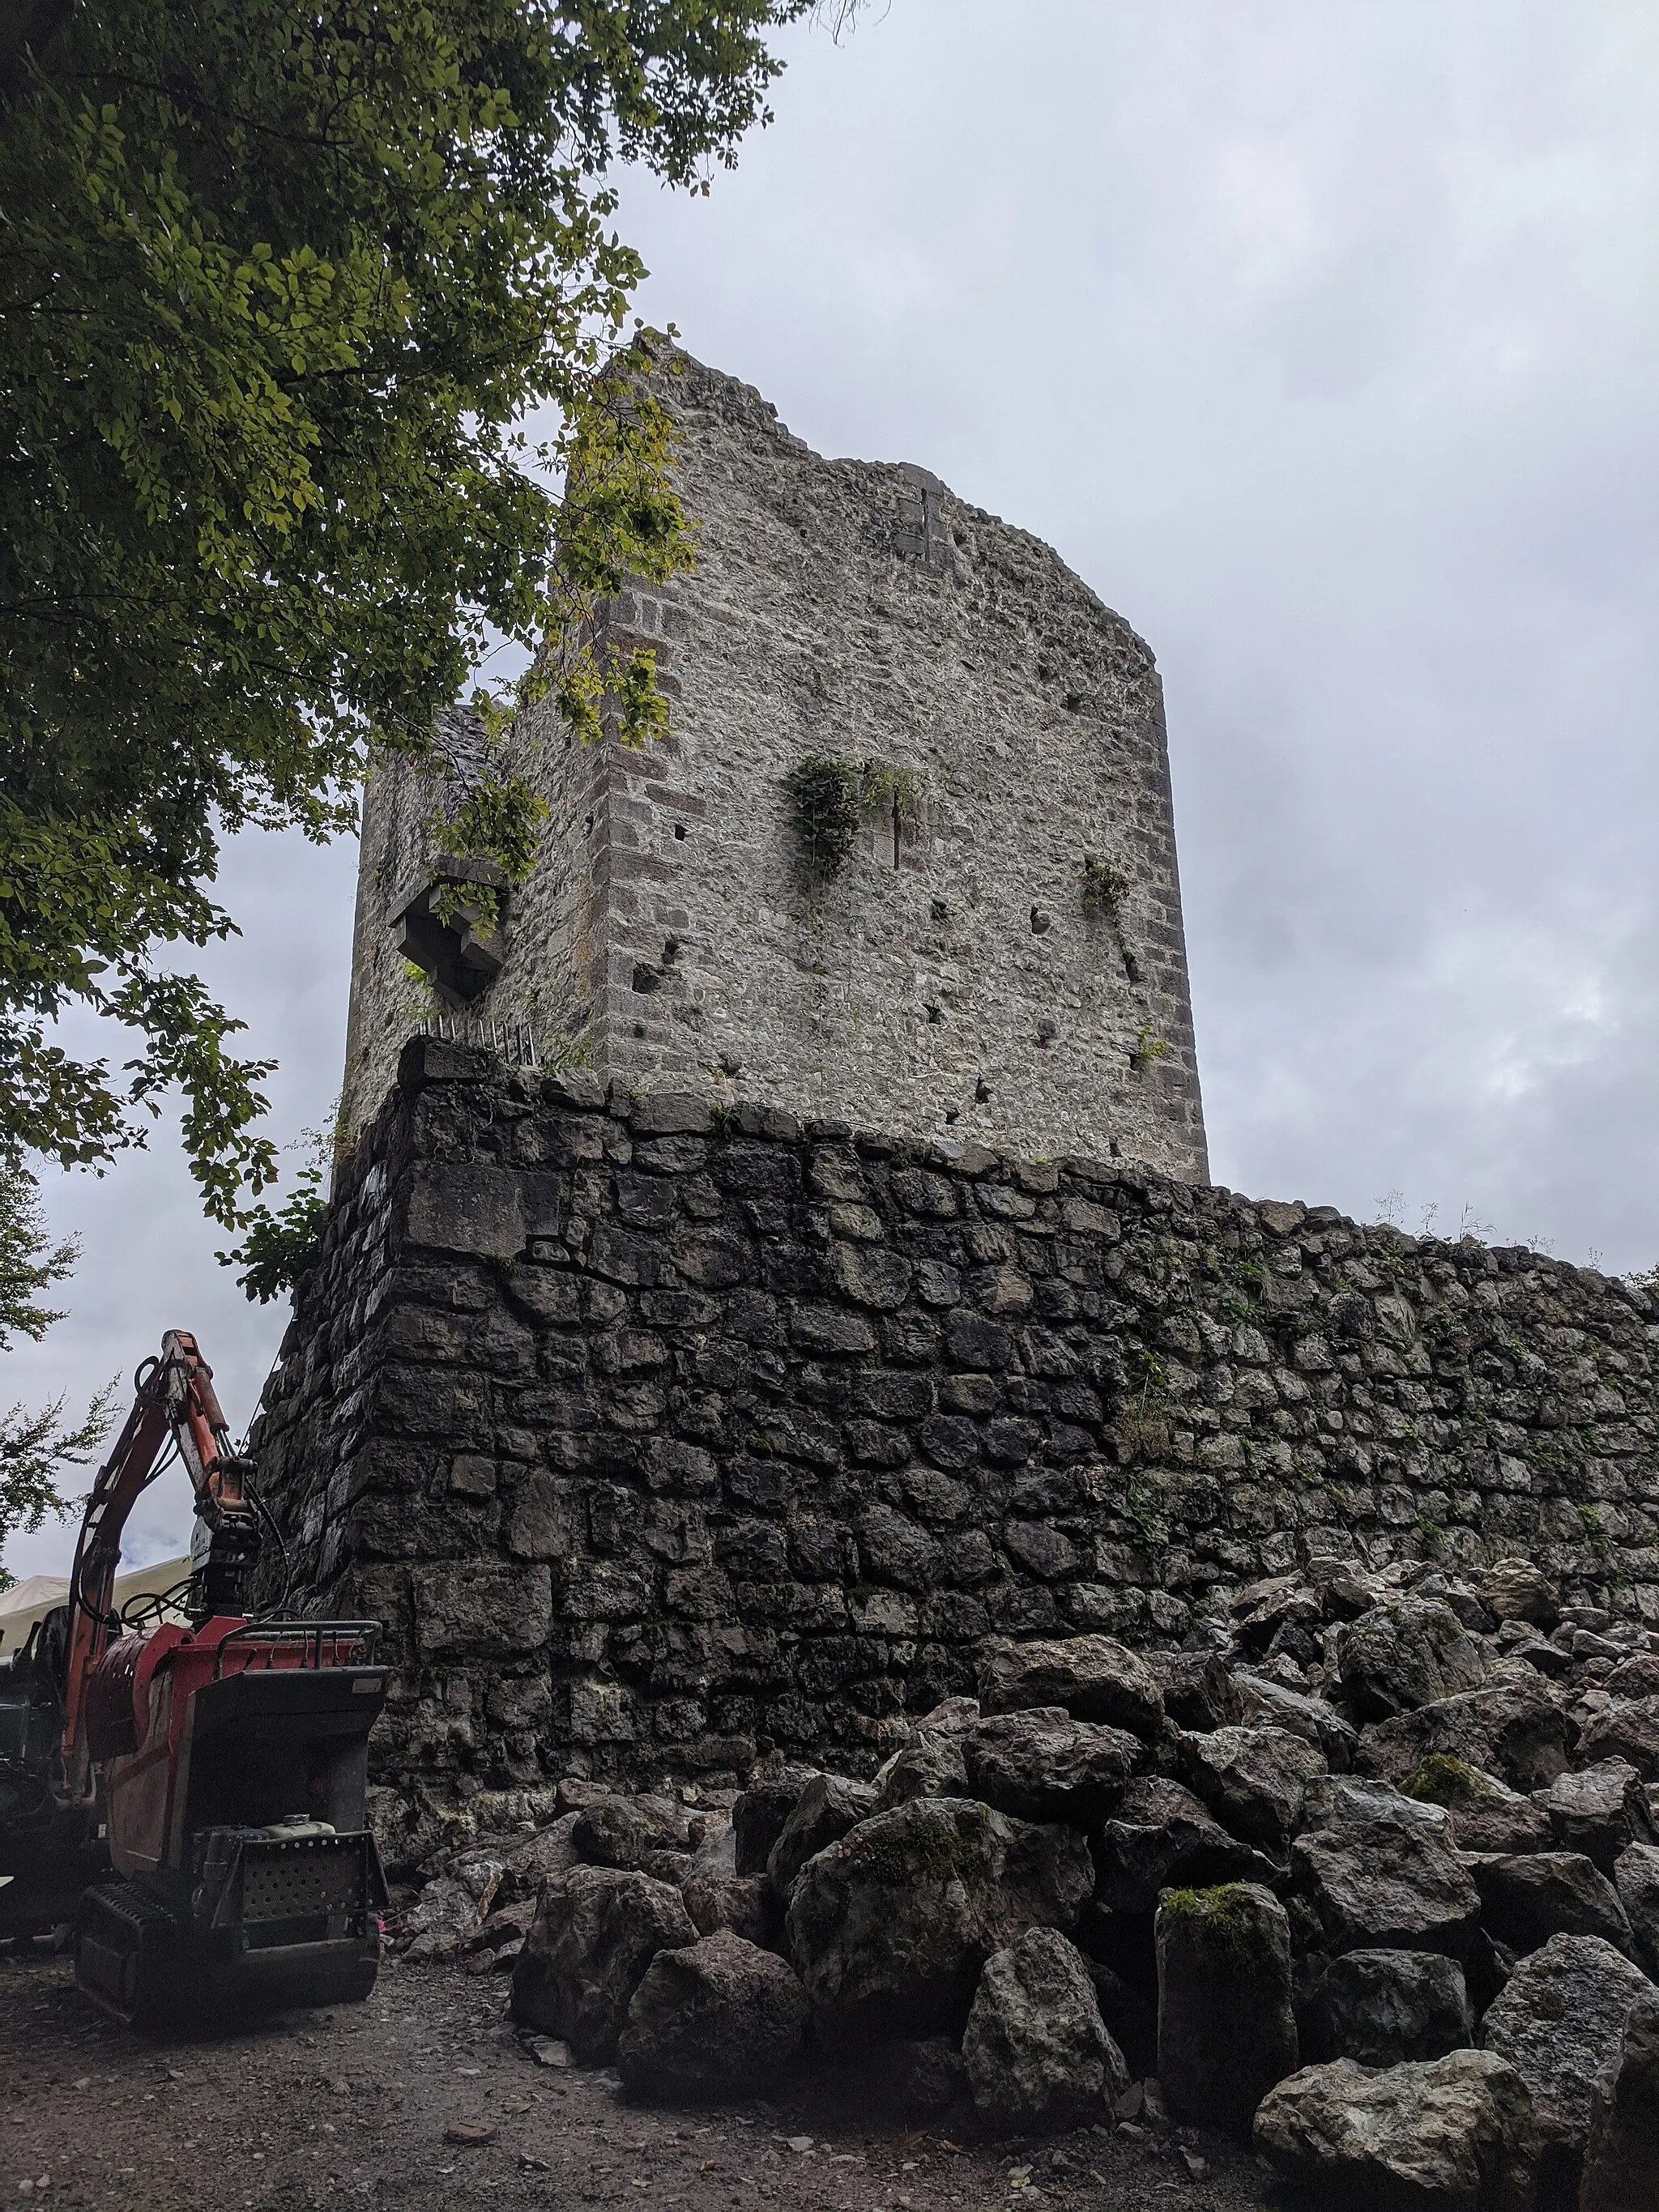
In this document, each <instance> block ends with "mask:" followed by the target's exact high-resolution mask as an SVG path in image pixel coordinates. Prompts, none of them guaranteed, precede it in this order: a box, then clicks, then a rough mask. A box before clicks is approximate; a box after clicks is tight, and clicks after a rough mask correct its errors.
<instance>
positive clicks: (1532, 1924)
mask: <svg viewBox="0 0 1659 2212" xmlns="http://www.w3.org/2000/svg"><path fill="white" fill-rule="evenodd" d="M1473 1871H1474V1880H1475V1882H1476V1884H1477V1886H1478V1887H1479V1889H1480V1900H1481V1905H1482V1906H1483V1908H1484V1919H1485V1923H1486V1929H1487V1932H1488V1933H1489V1934H1491V1935H1492V1936H1496V1937H1497V1938H1498V1942H1500V1943H1507V1944H1509V1945H1510V1947H1511V1948H1513V1949H1515V1950H1516V1951H1522V1952H1525V1951H1535V1950H1536V1949H1537V1948H1538V1947H1539V1945H1540V1944H1541V1943H1545V1942H1548V1940H1549V1938H1550V1937H1551V1936H1601V1937H1602V1938H1603V1939H1604V1940H1605V1941H1606V1942H1609V1943H1611V1944H1612V1945H1613V1948H1615V1949H1616V1950H1620V1951H1623V1952H1625V1953H1626V1954H1627V1955H1633V1954H1634V1952H1635V1948H1636V1946H1635V1942H1634V1939H1633V1937H1632V1933H1631V1925H1630V1922H1629V1920H1628V1919H1627V1918H1626V1914H1625V1908H1624V1906H1623V1905H1621V1904H1620V1901H1619V1893H1618V1891H1617V1890H1616V1889H1615V1888H1614V1887H1613V1884H1612V1883H1611V1882H1610V1881H1608V1880H1607V1876H1606V1875H1604V1874H1601V1873H1600V1872H1598V1870H1597V1869H1595V1867H1594V1866H1592V1865H1591V1863H1590V1862H1589V1859H1587V1858H1586V1857H1584V1856H1583V1853H1582V1852H1579V1851H1528V1852H1527V1853H1525V1854H1524V1855H1522V1857H1518V1858H1477V1859H1475V1860H1474V1862H1473Z"/></svg>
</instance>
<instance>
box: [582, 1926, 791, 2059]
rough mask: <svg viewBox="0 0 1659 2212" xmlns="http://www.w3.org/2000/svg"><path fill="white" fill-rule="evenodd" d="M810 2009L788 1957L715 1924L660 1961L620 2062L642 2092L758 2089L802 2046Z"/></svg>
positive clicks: (625, 2037)
mask: <svg viewBox="0 0 1659 2212" xmlns="http://www.w3.org/2000/svg"><path fill="white" fill-rule="evenodd" d="M810 2016H811V2007H810V2006H809V2004H808V2003H807V2001H806V1992H805V1990H804V1989H802V1987H801V1985H800V1983H799V1980H798V1979H797V1978H796V1977H795V1975H794V1974H793V1972H792V1971H791V1970H790V1968H789V1967H788V1966H787V1965H786V1964H785V1962H784V1961H783V1960H781V1959H780V1958H777V1957H776V1956H775V1954H773V1953H772V1952H770V1951H763V1950H761V1949H759V1948H757V1946H756V1945H755V1944H753V1943H746V1942H744V1939H743V1938H742V1936H738V1935H734V1934H733V1933H732V1930H731V1929H729V1928H720V1929H716V1930H715V1931H714V1934H713V1935H710V1936H703V1937H702V1939H701V1941H699V1942H696V1943H690V1944H687V1945H685V1946H684V1948H681V1949H678V1950H672V1951H659V1952H658V1954H657V1955H656V1957H655V1958H654V1959H653V1960H652V1961H651V1963H650V1965H649V1966H647V1968H646V1971H645V1974H644V1978H642V1980H641V1983H640V1985H639V1987H638V1988H637V1989H636V1990H635V1992H634V1995H633V1997H632V1999H631V2001H630V2002H629V2007H628V2017H627V2021H626V2024H625V2025H624V2027H623V2030H622V2033H621V2035H620V2036H619V2037H618V2039H617V2069H618V2071H619V2072H620V2073H621V2075H622V2077H623V2086H624V2087H626V2088H627V2089H629V2091H630V2092H631V2093H633V2094H634V2095H635V2096H645V2097H737V2096H748V2095H753V2094H757V2093H763V2092H764V2091H765V2090H767V2089H769V2088H770V2087H772V2085H773V2084H774V2082H775V2081H777V2079H778V2077H779V2075H781V2074H782V2073H783V2071H784V2069H785V2068H786V2067H787V2065H788V2064H789V2063H790V2061H791V2060H792V2059H793V2057H794V2056H795V2054H796V2052H797V2051H799V2049H800V2046H801V2041H802V2039H803V2037H804V2036H805V2033H806V2024H807V2021H808V2019H809V2017H810Z"/></svg>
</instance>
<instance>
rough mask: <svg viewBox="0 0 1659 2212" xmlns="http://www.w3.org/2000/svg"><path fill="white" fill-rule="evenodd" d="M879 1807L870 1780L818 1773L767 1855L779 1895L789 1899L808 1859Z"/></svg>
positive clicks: (768, 1870)
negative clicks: (855, 1780) (859, 1780)
mask: <svg viewBox="0 0 1659 2212" xmlns="http://www.w3.org/2000/svg"><path fill="white" fill-rule="evenodd" d="M875 1809H876V1793H875V1791H874V1790H873V1789H872V1787H871V1785H870V1784H868V1783H867V1782H849V1781H848V1780H847V1779H846V1778H844V1777H843V1776H842V1775H839V1774H815V1775H814V1776H813V1777H812V1779H811V1781H810V1782H809V1783H808V1784H807V1785H806V1787H805V1789H804V1790H802V1791H801V1793H800V1796H799V1798H798V1799H797V1800H796V1802H795V1808H794V1810H793V1812H792V1813H791V1814H790V1815H789V1818H788V1819H787V1820H786V1821H785V1822H784V1824H783V1826H782V1827H781V1829H780V1830H779V1831H778V1839H777V1841H776V1843H775V1844H773V1846H772V1848H771V1850H770V1851H769V1853H768V1855H767V1860H766V1878H767V1880H768V1881H769V1882H770V1883H771V1885H772V1887H773V1888H774V1889H775V1890H776V1892H777V1893H778V1895H779V1896H780V1897H782V1898H787V1896H788V1894H789V1893H790V1891H791V1890H792V1889H793V1887H794V1886H795V1876H796V1875H798V1874H799V1872H800V1870H801V1869H802V1868H803V1867H804V1866H805V1864H806V1862H807V1860H808V1859H811V1858H816V1857H817V1855H818V1853H819V1852H820V1851H821V1850H826V1849H827V1848H828V1847H829V1844H834V1843H838V1842H839V1841H840V1840H841V1838H842V1837H843V1836H844V1835H845V1834H846V1833H847V1831H848V1829H849V1828H852V1827H855V1826H857V1825H858V1823H859V1822H860V1820H867V1819H868V1818H869V1816H870V1814H872V1813H873V1812H874V1811H875Z"/></svg>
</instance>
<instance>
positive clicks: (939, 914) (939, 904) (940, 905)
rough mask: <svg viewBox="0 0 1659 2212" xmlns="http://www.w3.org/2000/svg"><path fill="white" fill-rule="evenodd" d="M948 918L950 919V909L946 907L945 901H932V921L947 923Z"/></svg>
mask: <svg viewBox="0 0 1659 2212" xmlns="http://www.w3.org/2000/svg"><path fill="white" fill-rule="evenodd" d="M950 918H951V909H950V908H949V907H948V906H946V904H945V901H944V900H943V899H935V900H934V901H933V919H934V921H949V920H950Z"/></svg>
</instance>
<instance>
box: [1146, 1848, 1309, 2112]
mask: <svg viewBox="0 0 1659 2212" xmlns="http://www.w3.org/2000/svg"><path fill="white" fill-rule="evenodd" d="M1155 1930H1156V1936H1157V1943H1158V2079H1159V2080H1160V2081H1161V2082H1162V2083H1163V2085H1164V2096H1165V2098H1166V2100H1168V2103H1169V2106H1170V2112H1172V2113H1173V2114H1174V2115H1175V2117H1176V2118H1177V2119H1182V2120H1190V2121H1195V2122H1198V2123H1200V2124H1202V2125H1205V2126H1208V2127H1215V2128H1220V2129H1223V2130H1226V2131H1227V2132H1229V2133H1231V2134H1233V2135H1237V2136H1243V2135H1245V2134H1247V2133H1248V2132H1249V2125H1250V2117H1251V2115H1252V2113H1253V2112H1255V2108H1256V2106H1257V2105H1258V2104H1259V2103H1260V2102H1261V2099H1262V2097H1263V2096H1264V2095H1265V2093H1267V2090H1268V2089H1270V2088H1271V2087H1273V2083H1274V2082H1275V2081H1282V2080H1283V2078H1284V2077H1285V2075H1286V2074H1288V2073H1290V2072H1291V2070H1292V2069H1293V2068H1294V2067H1295V2065H1296V2059H1297V2045H1296V2016H1295V2014H1294V2012H1293V2011H1292V2009H1291V1927H1290V1922H1289V1920H1288V1919H1287V1918H1286V1917H1285V1908H1284V1906H1283V1905H1281V1904H1280V1903H1279V1899H1277V1898H1276V1897H1275V1896H1274V1895H1273V1892H1272V1891H1271V1890H1267V1889H1263V1888H1262V1887H1261V1885H1260V1884H1259V1883H1256V1882H1243V1881H1241V1882H1229V1883H1226V1884H1225V1885H1224V1886H1223V1887H1221V1888H1218V1889H1174V1890H1170V1891H1169V1892H1167V1893H1166V1894H1165V1896H1164V1901H1163V1903H1162V1904H1161V1905H1159V1906H1158V1918H1157V1922H1156V1923H1155Z"/></svg>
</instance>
